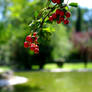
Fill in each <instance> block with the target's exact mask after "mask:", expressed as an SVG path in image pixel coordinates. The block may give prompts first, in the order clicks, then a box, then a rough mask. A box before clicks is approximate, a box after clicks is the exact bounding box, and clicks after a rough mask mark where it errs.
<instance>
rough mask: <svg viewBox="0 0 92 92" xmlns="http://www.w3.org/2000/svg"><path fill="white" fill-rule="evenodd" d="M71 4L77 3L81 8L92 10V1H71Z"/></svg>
mask: <svg viewBox="0 0 92 92" xmlns="http://www.w3.org/2000/svg"><path fill="white" fill-rule="evenodd" d="M65 2H67V0H65ZM70 2H76V3H78V4H79V6H81V7H83V8H90V9H92V1H91V0H69V3H70Z"/></svg>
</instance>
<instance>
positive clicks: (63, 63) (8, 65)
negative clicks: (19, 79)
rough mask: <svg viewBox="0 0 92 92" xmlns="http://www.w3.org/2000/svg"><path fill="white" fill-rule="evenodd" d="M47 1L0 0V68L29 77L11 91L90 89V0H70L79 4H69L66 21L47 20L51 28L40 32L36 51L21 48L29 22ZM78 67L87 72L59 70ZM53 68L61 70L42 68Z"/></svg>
mask: <svg viewBox="0 0 92 92" xmlns="http://www.w3.org/2000/svg"><path fill="white" fill-rule="evenodd" d="M47 1H48V0H0V72H4V71H7V70H11V69H12V70H13V71H15V74H16V75H20V76H25V77H27V78H28V79H29V82H28V83H26V84H25V85H16V86H15V87H14V90H13V91H12V92H18V91H20V92H87V91H88V90H89V91H88V92H91V90H92V88H91V86H92V81H90V80H91V77H92V74H91V73H89V71H91V68H92V62H91V61H92V6H91V5H90V1H89V0H87V1H86V2H85V1H83V0H71V1H75V2H78V3H79V7H78V8H71V10H70V11H71V14H72V15H71V18H70V24H69V25H67V26H65V25H63V24H60V25H57V24H56V23H53V24H47V28H48V29H50V31H49V30H48V31H44V32H43V35H44V38H40V39H41V43H40V53H39V54H38V55H33V53H32V52H31V51H30V50H29V49H25V48H24V41H25V37H26V36H27V35H28V34H29V33H30V31H29V27H28V25H29V24H30V23H31V22H32V20H33V19H34V17H35V16H37V15H38V13H39V11H40V10H41V9H42V8H44V7H45V6H46V3H47ZM51 34H52V35H51ZM80 69H82V70H83V69H84V70H88V72H86V73H83V72H82V73H78V72H73V73H71V72H70V73H61V72H62V71H64V70H65V71H67V72H68V71H69V70H70V71H73V70H80ZM40 70H41V71H40ZM52 70H53V71H54V70H55V72H58V71H59V70H60V71H61V72H60V73H50V72H42V71H52ZM24 71H25V72H24ZM37 71H38V72H37ZM79 75H80V76H79ZM44 79H45V80H44ZM80 80H81V83H80V85H78V84H79V82H80ZM70 82H71V83H70ZM68 84H69V85H68ZM85 84H86V86H85ZM60 85H61V86H60ZM84 86H85V88H84ZM79 87H80V88H79ZM0 90H1V89H0ZM0 92H5V90H4V91H3V90H1V91H0ZM6 92H7V91H6Z"/></svg>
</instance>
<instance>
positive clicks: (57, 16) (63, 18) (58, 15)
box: [49, 9, 71, 24]
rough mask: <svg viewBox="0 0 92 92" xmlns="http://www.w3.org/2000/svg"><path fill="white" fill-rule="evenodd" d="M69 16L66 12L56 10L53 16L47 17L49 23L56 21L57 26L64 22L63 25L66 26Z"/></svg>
mask: <svg viewBox="0 0 92 92" xmlns="http://www.w3.org/2000/svg"><path fill="white" fill-rule="evenodd" d="M70 16H71V14H70V12H68V11H64V10H60V9H57V10H56V12H55V13H54V14H52V15H51V16H50V17H49V21H51V22H52V21H53V20H57V24H60V23H61V22H64V24H68V23H69V20H68V18H70Z"/></svg>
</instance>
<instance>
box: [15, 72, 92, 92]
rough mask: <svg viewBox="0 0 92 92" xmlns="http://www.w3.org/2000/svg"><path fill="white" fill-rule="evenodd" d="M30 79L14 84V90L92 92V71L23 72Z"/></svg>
mask: <svg viewBox="0 0 92 92" xmlns="http://www.w3.org/2000/svg"><path fill="white" fill-rule="evenodd" d="M16 75H19V76H24V77H27V78H28V79H29V81H28V82H27V83H25V84H22V85H16V86H14V89H15V90H14V92H92V80H91V79H92V73H89V72H86V73H83V72H81V73H78V72H71V73H49V72H21V73H16Z"/></svg>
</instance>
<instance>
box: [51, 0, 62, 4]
mask: <svg viewBox="0 0 92 92" xmlns="http://www.w3.org/2000/svg"><path fill="white" fill-rule="evenodd" d="M61 1H62V0H52V2H53V3H57V4H61Z"/></svg>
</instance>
